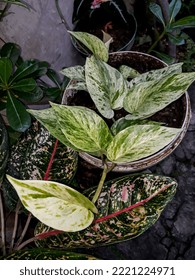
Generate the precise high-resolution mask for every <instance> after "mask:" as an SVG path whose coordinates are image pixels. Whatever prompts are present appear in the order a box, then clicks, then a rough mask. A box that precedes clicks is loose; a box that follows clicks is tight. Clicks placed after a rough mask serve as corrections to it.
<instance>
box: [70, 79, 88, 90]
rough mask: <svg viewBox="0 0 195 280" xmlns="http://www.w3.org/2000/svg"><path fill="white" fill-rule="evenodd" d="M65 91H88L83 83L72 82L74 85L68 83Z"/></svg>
mask: <svg viewBox="0 0 195 280" xmlns="http://www.w3.org/2000/svg"><path fill="white" fill-rule="evenodd" d="M67 89H74V90H84V91H88V89H87V85H86V83H85V82H82V81H81V82H80V81H78V82H74V83H69V84H68V86H67Z"/></svg>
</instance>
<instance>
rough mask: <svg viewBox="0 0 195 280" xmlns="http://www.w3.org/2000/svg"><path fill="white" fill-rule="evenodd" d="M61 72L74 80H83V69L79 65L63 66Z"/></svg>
mask: <svg viewBox="0 0 195 280" xmlns="http://www.w3.org/2000/svg"><path fill="white" fill-rule="evenodd" d="M61 73H62V74H63V75H65V76H66V77H68V78H69V79H71V80H75V81H85V70H84V67H83V66H81V65H77V66H73V67H69V68H64V69H62V70H61Z"/></svg>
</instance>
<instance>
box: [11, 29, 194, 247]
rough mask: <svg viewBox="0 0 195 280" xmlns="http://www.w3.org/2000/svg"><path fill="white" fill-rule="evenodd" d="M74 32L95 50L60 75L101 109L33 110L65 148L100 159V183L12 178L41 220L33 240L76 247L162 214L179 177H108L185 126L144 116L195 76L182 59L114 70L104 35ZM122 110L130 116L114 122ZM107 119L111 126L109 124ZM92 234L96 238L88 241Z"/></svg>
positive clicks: (140, 228) (132, 229)
mask: <svg viewBox="0 0 195 280" xmlns="http://www.w3.org/2000/svg"><path fill="white" fill-rule="evenodd" d="M71 35H72V36H74V37H76V38H77V39H79V40H80V41H81V42H82V43H83V44H85V45H86V46H87V47H88V48H89V49H90V50H91V51H92V52H93V55H92V56H91V57H88V58H87V59H86V64H85V66H84V67H81V66H75V67H71V68H69V69H64V70H62V73H63V74H64V75H66V76H68V77H69V78H70V79H73V80H74V81H75V82H74V83H71V84H70V85H69V88H74V89H75V88H77V89H85V90H87V91H88V93H89V95H90V96H91V98H92V100H93V102H94V104H95V107H96V111H94V110H92V109H89V108H86V107H83V106H71V105H59V104H54V103H51V108H49V109H46V110H40V111H37V110H30V111H29V112H30V113H31V114H33V115H34V116H35V117H36V118H37V119H38V120H39V121H40V122H41V123H42V124H43V125H44V126H45V127H46V128H47V129H48V130H49V132H50V133H51V134H52V135H53V136H54V137H55V138H57V139H58V140H59V141H60V142H61V143H63V144H64V145H66V146H68V147H70V148H72V149H73V150H75V151H77V152H81V151H82V152H83V151H84V152H87V153H89V154H91V155H93V156H96V157H99V158H100V159H101V161H102V165H103V172H102V176H101V178H100V181H99V184H98V186H97V187H96V188H92V189H90V190H88V191H86V192H85V193H79V192H78V191H75V190H74V189H72V188H70V187H69V186H68V185H63V184H61V183H57V182H53V181H49V180H46V181H43V180H18V179H15V178H13V177H11V176H7V179H8V180H9V182H10V183H11V184H12V185H13V186H14V188H15V189H16V191H17V193H18V195H19V197H20V199H21V201H22V203H23V205H24V206H25V208H27V210H29V211H30V212H31V213H32V214H33V215H34V216H35V217H37V218H38V219H39V220H40V221H41V222H42V223H43V224H40V225H39V226H38V227H37V233H39V234H37V235H36V236H35V238H34V239H33V240H40V239H44V238H45V237H50V236H52V235H56V234H57V233H58V234H59V233H60V234H61V236H62V240H64V241H65V242H66V245H65V246H67V247H71V248H72V247H76V246H77V245H78V246H81V247H82V246H85V245H86V246H97V244H98V245H101V244H102V245H103V244H109V243H114V242H117V241H120V240H126V239H130V238H133V237H136V236H138V235H139V234H141V233H142V232H144V231H145V230H146V229H147V228H148V227H149V226H151V225H152V224H153V223H154V222H155V221H156V220H157V219H158V217H159V214H160V213H161V211H162V210H163V209H164V207H165V206H166V204H167V203H168V202H169V201H170V200H171V199H172V197H173V195H174V193H175V191H176V186H177V183H176V182H175V180H173V179H171V178H168V177H164V176H158V175H152V174H133V175H127V176H125V177H122V178H118V179H116V180H113V181H110V182H108V183H105V180H106V177H107V174H108V172H110V171H111V170H112V169H113V168H114V167H115V165H117V164H119V163H123V162H131V161H133V160H138V159H140V158H144V157H147V156H148V155H151V154H154V153H155V152H157V151H159V150H161V149H162V148H163V147H164V146H166V145H167V144H169V143H170V142H171V141H173V139H174V138H175V137H176V135H177V134H178V133H179V132H180V131H181V128H174V127H166V126H164V125H163V124H162V123H157V122H154V121H150V120H148V119H147V118H148V117H150V116H151V115H153V114H155V113H156V112H158V111H159V110H161V109H163V108H165V107H166V106H167V105H168V104H171V103H172V102H173V101H175V100H177V99H178V98H180V97H181V96H182V95H183V94H184V92H185V91H186V90H187V88H188V87H189V85H190V84H191V83H192V82H193V81H194V80H195V73H182V67H181V66H182V65H181V64H180V63H179V64H175V65H171V66H167V67H165V68H163V69H157V70H153V71H149V72H147V73H143V74H140V73H138V72H137V71H135V70H134V69H132V68H130V67H128V66H127V65H124V66H122V67H120V69H119V70H117V69H115V68H113V67H112V66H110V65H109V64H107V61H108V57H109V55H108V49H107V47H106V46H105V45H104V44H103V42H102V41H101V40H99V39H98V38H95V37H94V36H93V35H89V34H86V33H80V32H76V33H73V32H71ZM94 93H95V94H94ZM81 94H82V92H81ZM120 109H124V110H125V112H126V114H125V116H124V117H122V118H120V119H119V120H116V119H115V117H116V112H117V111H118V110H120ZM106 119H108V120H111V121H112V122H113V123H112V124H111V125H108V124H107V123H106ZM56 124H57V125H56ZM109 205H110V206H109ZM151 213H153V214H152V215H151ZM51 217H52V218H51ZM51 228H53V229H55V230H51ZM47 231H48V232H47ZM40 232H45V233H41V234H40ZM66 232H68V233H66ZM71 232H72V233H71ZM109 232H112V233H113V238H110V236H109V234H108V233H109ZM89 236H91V237H92V239H90V240H89V242H88V241H86V238H88V239H89ZM58 237H59V236H58ZM53 238H54V236H53V237H52V240H53V242H54V243H55V238H54V239H53ZM70 239H71V240H70ZM31 241H32V240H31ZM55 244H56V243H55ZM55 244H53V245H52V246H55ZM58 245H59V244H58Z"/></svg>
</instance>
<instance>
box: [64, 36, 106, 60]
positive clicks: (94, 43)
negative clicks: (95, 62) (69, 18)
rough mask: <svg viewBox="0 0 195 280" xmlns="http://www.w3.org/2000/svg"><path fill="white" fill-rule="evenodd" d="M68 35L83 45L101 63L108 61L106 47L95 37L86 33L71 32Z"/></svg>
mask: <svg viewBox="0 0 195 280" xmlns="http://www.w3.org/2000/svg"><path fill="white" fill-rule="evenodd" d="M69 33H70V34H71V35H72V36H73V37H74V38H75V39H77V40H78V41H80V42H81V43H82V44H83V45H85V46H86V47H87V48H88V49H89V50H90V51H91V52H92V53H93V55H94V56H95V57H97V58H99V59H101V60H102V61H105V62H107V61H108V49H107V47H106V45H105V44H104V43H103V42H102V41H101V40H100V39H99V38H97V37H96V36H94V35H92V34H89V33H86V32H72V31H69Z"/></svg>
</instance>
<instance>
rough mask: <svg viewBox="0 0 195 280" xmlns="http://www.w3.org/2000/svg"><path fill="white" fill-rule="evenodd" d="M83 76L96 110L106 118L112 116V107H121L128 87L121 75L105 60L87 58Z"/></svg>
mask: <svg viewBox="0 0 195 280" xmlns="http://www.w3.org/2000/svg"><path fill="white" fill-rule="evenodd" d="M85 76H86V85H87V88H88V92H89V94H90V96H91V98H92V100H93V101H94V103H95V105H96V107H97V109H98V111H99V112H100V113H101V114H102V115H103V116H104V117H105V118H108V119H111V118H113V116H114V111H113V109H121V108H122V107H123V100H124V97H125V96H126V94H127V92H128V89H127V83H126V80H125V79H124V78H123V75H122V74H121V73H120V72H119V71H118V70H117V69H115V68H113V67H111V66H110V65H108V64H107V63H105V62H102V61H100V60H97V59H95V57H93V56H92V57H90V58H87V60H86V64H85Z"/></svg>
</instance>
